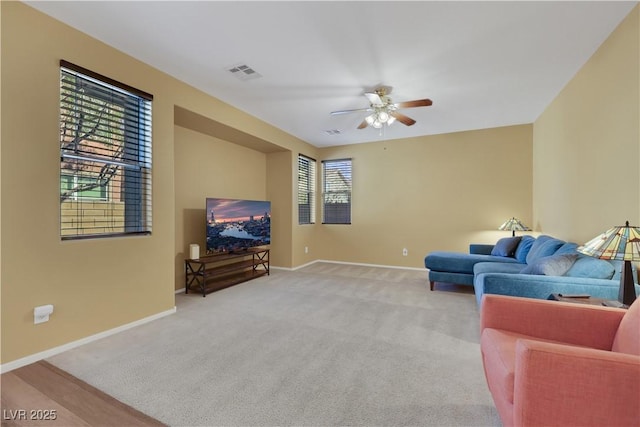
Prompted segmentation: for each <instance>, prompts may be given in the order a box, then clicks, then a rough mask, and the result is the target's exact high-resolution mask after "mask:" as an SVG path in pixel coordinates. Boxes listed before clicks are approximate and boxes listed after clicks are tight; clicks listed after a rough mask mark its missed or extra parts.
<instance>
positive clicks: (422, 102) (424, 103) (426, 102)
mask: <svg viewBox="0 0 640 427" xmlns="http://www.w3.org/2000/svg"><path fill="white" fill-rule="evenodd" d="M432 104H433V102H432V101H431V100H430V99H416V100H415V101H406V102H398V103H397V104H395V106H396V107H397V108H413V107H428V106H430V105H432Z"/></svg>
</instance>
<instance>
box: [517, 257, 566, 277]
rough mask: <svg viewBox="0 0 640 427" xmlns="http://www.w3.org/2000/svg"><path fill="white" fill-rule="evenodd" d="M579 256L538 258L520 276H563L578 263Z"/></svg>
mask: <svg viewBox="0 0 640 427" xmlns="http://www.w3.org/2000/svg"><path fill="white" fill-rule="evenodd" d="M577 258H578V255H577V254H564V255H552V256H546V257H542V258H538V259H537V260H535V261H534V262H532V263H531V264H529V265H527V266H526V267H525V268H523V269H522V270H521V271H520V274H541V275H542V274H543V275H545V276H563V275H564V274H565V273H566V272H567V271H569V269H570V268H571V266H572V265H573V264H574V263H575V262H576V259H577Z"/></svg>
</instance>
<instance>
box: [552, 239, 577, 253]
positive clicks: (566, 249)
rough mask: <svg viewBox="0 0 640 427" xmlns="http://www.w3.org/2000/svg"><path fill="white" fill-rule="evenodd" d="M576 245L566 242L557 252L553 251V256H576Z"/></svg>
mask: <svg viewBox="0 0 640 427" xmlns="http://www.w3.org/2000/svg"><path fill="white" fill-rule="evenodd" d="M577 249H578V244H577V243H572V242H567V243H565V244H564V245H562V246H560V247H559V248H558V250H557V251H555V253H554V255H564V254H577V253H578V250H577Z"/></svg>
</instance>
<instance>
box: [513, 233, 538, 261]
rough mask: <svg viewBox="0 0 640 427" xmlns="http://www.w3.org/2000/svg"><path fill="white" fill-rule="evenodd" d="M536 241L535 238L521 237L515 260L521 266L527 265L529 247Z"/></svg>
mask: <svg viewBox="0 0 640 427" xmlns="http://www.w3.org/2000/svg"><path fill="white" fill-rule="evenodd" d="M535 241H536V238H535V237H533V236H522V239H521V240H520V243H519V244H518V247H517V248H516V253H515V258H516V260H517V261H518V262H520V263H522V264H526V263H527V255H528V254H529V251H530V250H531V246H532V245H533V242H535Z"/></svg>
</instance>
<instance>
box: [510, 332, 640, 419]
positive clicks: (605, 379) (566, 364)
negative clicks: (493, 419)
mask: <svg viewBox="0 0 640 427" xmlns="http://www.w3.org/2000/svg"><path fill="white" fill-rule="evenodd" d="M639 378H640V357H638V356H635V355H630V354H624V353H615V352H610V351H603V350H595V349H590V348H582V347H572V346H565V345H561V344H555V343H546V342H540V341H531V340H519V341H518V343H517V344H516V365H515V384H514V395H513V402H514V408H513V409H514V412H513V413H514V425H518V426H541V425H550V423H551V424H553V425H557V426H568V425H594V426H595V425H601V426H604V425H610V426H613V425H615V426H627V425H628V426H631V425H638V420H640V405H638V396H640V381H639Z"/></svg>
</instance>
